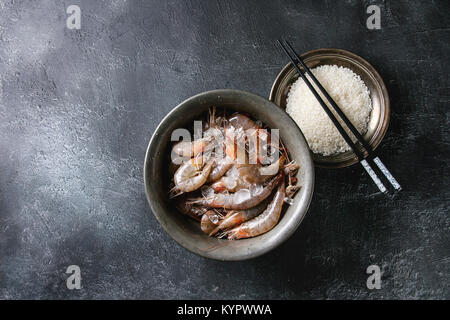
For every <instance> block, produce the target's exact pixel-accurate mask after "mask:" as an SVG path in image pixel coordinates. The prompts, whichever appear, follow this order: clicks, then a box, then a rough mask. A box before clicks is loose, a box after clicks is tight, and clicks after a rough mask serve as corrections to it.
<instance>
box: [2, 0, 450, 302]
mask: <svg viewBox="0 0 450 320" xmlns="http://www.w3.org/2000/svg"><path fill="white" fill-rule="evenodd" d="M371 3H375V4H378V5H380V7H381V19H382V21H381V26H382V29H381V30H379V31H371V30H367V28H366V23H365V22H366V19H367V17H368V14H366V13H365V9H366V7H367V6H368V5H369V4H371ZM70 4H78V5H80V7H81V11H82V21H81V30H69V29H67V28H66V17H67V15H66V13H65V10H66V7H67V6H69V5H70ZM0 8H1V10H0V74H1V79H0V80H1V82H0V83H1V86H0V89H1V90H0V93H1V94H0V134H1V136H0V149H1V152H0V298H2V299H14V298H33V299H34V298H68V299H78V298H199V299H200V298H201V299H203V298H237V299H251V298H274V299H291V298H319V299H322V298H339V299H353V298H356V299H365V298H377V299H378V298H408V299H416V298H421V299H424V298H426V299H430V298H433V299H434V298H447V299H448V298H450V290H449V283H450V258H449V252H450V248H449V243H450V238H449V227H450V225H449V210H448V205H449V200H450V193H449V153H450V148H449V143H450V141H449V132H448V128H449V112H448V110H449V109H448V103H449V99H450V92H449V88H450V83H449V74H450V73H449V71H450V69H449V64H448V60H449V40H450V15H449V13H450V12H449V2H448V1H376V2H370V1H363V2H359V1H348V0H347V1H312V0H311V1H264V2H263V1H256V0H255V1H229V0H224V1H120V0H114V1H87V0H86V1H76V2H73V3H72V2H71V1H56V0H53V1H52V0H47V1H21V2H16V1H8V0H6V1H0ZM280 36H285V37H287V38H288V39H290V40H291V41H292V42H293V43H294V45H295V46H296V48H297V49H298V51H299V52H304V51H307V50H310V49H315V48H321V47H338V48H343V49H347V50H350V51H353V52H355V53H357V54H359V55H361V56H362V57H364V58H366V59H367V60H368V61H369V62H371V63H372V64H373V65H374V66H375V68H376V69H377V70H378V71H379V72H380V74H381V75H382V77H383V78H384V79H385V82H386V84H387V86H388V88H389V93H390V95H391V102H392V122H391V126H390V128H389V131H388V134H387V136H386V138H385V140H384V141H383V143H382V145H381V147H380V148H379V154H380V155H381V157H382V159H383V160H384V161H385V163H386V165H387V166H388V167H389V168H390V169H391V171H392V172H393V173H394V175H395V176H396V177H397V178H398V179H399V181H400V182H401V183H402V184H403V186H404V191H402V192H401V194H400V195H399V196H398V198H397V199H395V200H390V199H387V198H386V197H384V196H382V195H379V194H377V190H376V187H375V186H373V184H372V183H371V182H370V180H369V179H370V178H368V176H367V175H365V174H364V173H363V172H362V169H361V168H360V167H358V166H354V167H351V168H347V169H341V170H323V169H318V170H317V184H316V189H315V195H314V199H313V202H312V205H311V209H310V212H309V213H308V215H307V217H306V219H305V220H304V222H303V224H302V225H301V227H300V228H299V230H298V231H297V232H296V233H295V235H294V236H293V237H292V238H291V239H289V240H288V241H287V242H286V243H284V244H283V245H282V246H281V247H279V248H278V249H276V250H274V251H273V252H271V253H269V254H267V255H265V256H263V257H260V258H257V259H254V260H251V261H245V262H238V263H223V262H216V261H211V260H206V259H203V258H200V257H198V256H195V255H193V254H191V253H189V252H187V251H186V250H184V249H183V248H181V247H180V246H178V245H177V244H176V243H175V242H174V241H172V240H171V239H170V238H169V237H168V235H167V234H166V233H165V232H164V231H163V230H162V229H161V227H160V226H159V225H158V223H157V221H156V220H155V218H154V217H153V215H152V213H151V211H150V209H149V206H148V204H147V202H146V198H145V195H144V186H143V178H142V164H143V160H144V153H145V150H146V147H147V143H148V141H149V139H150V137H151V135H152V132H153V130H154V129H155V127H156V126H157V124H158V122H159V121H160V120H161V119H162V118H163V117H164V115H165V114H166V113H167V112H168V111H169V110H171V109H172V108H173V107H174V106H175V105H176V104H178V103H179V102H181V101H182V100H184V99H185V98H187V97H189V96H191V95H193V94H195V93H199V92H201V91H205V90H209V89H216V88H238V89H243V90H248V91H251V92H254V93H257V94H260V95H262V96H266V97H267V96H268V94H269V91H270V88H271V85H272V82H273V80H274V78H275V76H276V75H277V73H278V72H279V70H280V69H281V67H282V66H283V65H284V64H285V63H286V62H287V60H286V58H285V56H283V55H282V54H280V51H279V49H278V48H277V47H276V45H275V40H276V39H277V38H278V37H280ZM72 264H76V265H79V266H80V267H81V271H82V277H83V279H82V289H81V290H78V291H77V290H73V291H70V290H68V289H67V288H66V277H67V275H66V274H65V271H66V268H67V266H68V265H72ZM371 264H377V265H379V266H380V267H381V269H382V271H383V276H382V289H381V290H374V291H370V290H368V289H367V288H366V279H367V275H366V273H365V271H366V268H367V267H368V266H369V265H371Z"/></svg>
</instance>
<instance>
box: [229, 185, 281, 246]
mask: <svg viewBox="0 0 450 320" xmlns="http://www.w3.org/2000/svg"><path fill="white" fill-rule="evenodd" d="M284 188H285V186H284V180H283V181H282V182H281V183H280V185H279V186H278V190H277V192H276V193H275V196H274V197H273V199H272V202H271V203H270V204H269V205H268V206H267V209H266V210H265V211H264V212H263V213H261V214H260V215H259V216H257V217H256V218H253V219H251V220H249V221H247V222H244V223H242V224H241V225H239V226H238V227H236V228H233V229H231V230H229V231H226V232H225V233H224V234H223V235H222V236H226V237H227V238H228V239H230V240H234V239H243V238H250V237H256V236H259V235H260V234H263V233H266V232H267V231H269V230H271V229H272V228H273V227H275V225H276V224H277V223H278V220H279V219H280V215H281V209H282V207H283V203H284V197H285V190H284Z"/></svg>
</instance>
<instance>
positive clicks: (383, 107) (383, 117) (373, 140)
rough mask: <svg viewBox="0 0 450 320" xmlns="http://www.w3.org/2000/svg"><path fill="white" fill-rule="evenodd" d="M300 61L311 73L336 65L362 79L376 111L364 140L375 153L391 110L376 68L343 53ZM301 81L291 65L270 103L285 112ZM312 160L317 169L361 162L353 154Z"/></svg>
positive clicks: (313, 54)
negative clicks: (320, 67) (294, 90)
mask: <svg viewBox="0 0 450 320" xmlns="http://www.w3.org/2000/svg"><path fill="white" fill-rule="evenodd" d="M301 58H302V59H303V61H304V62H305V64H306V65H307V66H308V67H309V68H310V69H312V68H315V67H317V66H320V65H325V64H335V65H338V66H343V67H347V68H349V69H351V70H352V71H353V72H355V73H356V74H357V75H359V76H360V77H361V79H362V80H363V81H364V83H365V84H366V86H367V88H368V89H369V92H370V98H371V99H372V107H373V109H372V114H371V117H370V121H369V125H368V130H367V132H366V134H365V135H364V139H365V140H366V141H368V142H369V145H370V146H371V147H372V148H373V149H375V148H376V147H377V146H378V145H379V144H380V142H381V140H382V139H383V137H384V135H385V134H386V131H387V128H388V126H389V118H390V106H389V95H388V92H387V89H386V86H385V84H384V82H383V79H382V78H381V76H380V75H379V74H378V72H377V71H376V70H375V69H374V67H372V65H370V63H368V62H367V61H366V60H364V59H363V58H361V57H360V56H358V55H356V54H354V53H351V52H349V51H346V50H341V49H318V50H312V51H309V52H306V53H304V54H302V55H301ZM298 78H299V75H298V73H297V71H296V69H295V67H294V65H292V63H289V64H287V65H286V66H285V67H284V68H283V69H282V70H281V72H280V73H279V74H278V76H277V78H276V79H275V82H274V84H273V86H272V90H271V91H270V97H269V100H270V101H272V102H274V103H275V104H276V105H278V106H280V107H281V108H282V109H285V108H286V98H287V95H288V93H289V90H290V89H291V85H292V84H293V83H294V82H295V81H296V80H297V79H298ZM313 159H314V163H315V164H316V165H317V166H319V167H327V168H342V167H347V166H350V165H352V164H354V163H357V162H358V159H357V158H356V155H355V154H354V153H353V151H347V152H343V153H338V154H334V155H330V156H322V155H320V154H313Z"/></svg>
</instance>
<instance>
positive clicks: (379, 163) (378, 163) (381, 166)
mask: <svg viewBox="0 0 450 320" xmlns="http://www.w3.org/2000/svg"><path fill="white" fill-rule="evenodd" d="M277 41H278V44H279V45H280V46H281V48H282V49H283V51H284V52H285V53H286V55H287V56H288V57H289V59H290V60H291V62H292V64H293V65H294V66H295V68H296V69H297V71H298V73H299V75H300V76H301V77H302V79H303V81H304V82H305V84H306V85H307V86H308V88H309V89H310V90H311V92H312V93H313V95H314V96H315V98H316V99H317V101H318V102H319V103H320V105H321V106H322V108H323V110H324V111H325V113H326V114H327V115H328V117H329V118H330V119H331V121H332V122H333V124H334V125H335V126H336V129H337V130H338V131H339V133H340V134H341V136H342V137H343V138H344V140H345V141H346V142H347V144H348V145H349V146H350V148H351V149H352V151H353V152H354V153H355V154H356V156H357V158H358V161H359V162H360V163H361V165H362V166H363V167H364V169H365V170H366V171H367V173H368V174H369V176H370V177H371V178H372V180H373V181H374V182H375V184H376V185H377V187H378V188H379V190H380V191H381V192H383V193H386V192H387V189H386V187H385V186H384V184H383V182H382V181H381V180H380V178H379V177H378V176H377V174H376V173H375V171H374V170H373V169H372V167H371V166H370V164H369V162H368V161H367V160H370V157H371V156H372V155H373V150H372V148H371V147H370V146H369V145H368V143H367V142H366V141H365V140H364V138H363V137H362V136H361V134H360V133H359V132H358V130H357V129H356V128H355V127H354V126H353V124H352V123H351V121H350V120H349V119H348V118H347V117H346V116H345V114H344V113H343V112H342V110H341V109H340V108H339V106H338V105H337V104H336V102H335V101H334V100H333V99H332V98H331V97H330V95H329V94H328V92H327V91H326V90H325V88H324V87H323V86H322V85H321V84H320V82H319V81H318V80H317V79H316V77H315V76H314V75H313V74H312V72H311V71H310V70H309V68H308V67H307V66H306V65H305V63H304V62H303V61H302V59H301V58H300V57H299V55H298V54H297V53H296V52H295V50H294V49H293V48H292V46H291V45H290V44H289V43H288V42H287V41H285V43H286V46H287V47H288V48H289V49H290V50H291V51H292V53H293V57H292V56H291V54H290V52H289V51H288V50H287V48H286V47H285V45H284V44H283V43H282V42H281V41H280V40H277ZM298 64H300V65H301V66H302V67H303V69H304V70H305V71H306V73H307V74H308V75H309V76H310V77H311V79H312V80H313V81H314V83H315V84H316V86H317V87H318V88H319V90H320V91H321V92H322V94H323V95H324V96H325V98H326V99H327V100H328V102H329V103H330V104H331V106H332V107H333V109H334V110H335V111H336V113H337V114H338V115H339V117H340V118H341V119H342V120H343V122H344V123H345V124H346V125H347V126H348V128H349V129H350V131H351V132H352V133H353V134H354V136H355V137H356V139H357V140H358V141H359V143H360V144H361V145H362V147H363V149H365V151H366V153H367V160H366V159H365V158H364V154H363V153H362V152H361V151H360V150H359V149H358V147H357V146H356V145H355V144H354V143H353V141H352V139H351V138H350V137H349V135H348V134H347V132H346V131H345V129H344V128H343V127H342V125H341V124H340V123H339V121H338V120H337V119H336V117H335V116H334V114H333V113H332V112H331V110H330V109H329V108H328V106H327V105H326V103H325V102H324V101H323V100H322V98H321V97H320V95H319V94H318V93H317V91H316V90H315V89H314V87H313V86H312V84H311V83H310V82H309V80H308V78H307V77H306V75H305V74H304V73H303V72H302V71H301V69H300V68H299V66H298ZM373 162H374V163H375V165H376V166H377V167H378V168H379V170H380V171H381V173H383V175H384V176H385V177H386V179H387V180H388V181H389V183H390V184H391V185H392V186H393V188H394V189H395V190H396V191H399V190H401V187H400V184H399V183H398V182H397V180H396V179H395V178H394V177H393V176H392V174H391V173H390V172H389V170H388V169H387V168H386V167H385V166H384V164H383V162H382V161H381V159H380V158H379V157H377V156H375V157H374V159H373Z"/></svg>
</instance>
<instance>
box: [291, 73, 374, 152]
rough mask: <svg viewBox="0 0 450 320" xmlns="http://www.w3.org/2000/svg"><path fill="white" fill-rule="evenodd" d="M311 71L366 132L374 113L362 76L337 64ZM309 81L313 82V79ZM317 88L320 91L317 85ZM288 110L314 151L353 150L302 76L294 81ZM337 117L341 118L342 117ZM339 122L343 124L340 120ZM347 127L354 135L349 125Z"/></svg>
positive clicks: (343, 109)
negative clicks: (371, 115)
mask: <svg viewBox="0 0 450 320" xmlns="http://www.w3.org/2000/svg"><path fill="white" fill-rule="evenodd" d="M311 71H312V73H313V74H314V76H315V77H316V78H317V80H319V82H320V83H321V84H322V86H323V87H324V88H325V90H327V92H328V94H329V95H330V96H331V97H332V98H333V99H334V101H335V102H336V103H337V104H338V106H339V107H340V108H341V110H342V111H343V112H344V114H345V115H346V116H347V118H348V119H349V120H350V121H351V122H352V124H353V125H354V126H355V127H356V128H357V129H358V131H359V132H360V133H361V134H365V133H366V132H367V125H368V123H369V119H370V114H371V112H372V101H371V99H370V95H369V90H368V89H367V87H366V85H365V84H364V82H363V81H362V80H361V78H360V77H359V76H358V75H357V74H355V73H354V72H353V71H352V70H350V69H348V68H345V67H338V66H336V65H323V66H319V67H317V68H314V69H312V70H311ZM308 78H309V76H308ZM309 80H310V82H311V83H312V80H311V79H310V78H309ZM314 87H315V89H316V91H317V92H320V91H319V89H318V88H317V87H316V86H315V85H314ZM320 95H321V97H322V99H323V100H324V101H326V99H325V98H324V97H323V95H322V94H320ZM327 104H328V103H327ZM286 111H287V113H288V114H289V115H290V116H291V117H292V118H293V119H294V121H295V122H296V123H297V124H298V126H299V127H300V129H301V130H302V132H303V134H304V135H305V138H306V140H307V142H308V144H309V147H310V149H311V150H312V151H313V152H314V153H320V154H322V155H324V156H327V155H331V154H335V153H340V152H345V151H348V150H350V147H349V145H348V144H347V143H346V142H345V140H344V138H342V136H341V135H340V134H339V131H338V130H337V129H336V127H335V126H334V125H333V123H332V122H331V120H330V119H329V118H328V116H327V114H326V113H325V111H323V109H322V107H321V106H320V104H319V102H318V101H317V100H316V98H315V97H314V95H313V94H312V93H311V91H310V90H309V88H308V87H307V86H306V84H305V82H304V81H303V79H302V78H299V79H298V80H297V81H296V82H294V83H293V84H292V87H291V90H290V91H289V93H288V97H287V106H286ZM333 113H334V110H333ZM335 115H336V114H335ZM336 117H337V118H338V119H339V116H337V115H336ZM339 120H340V119H339ZM340 122H341V123H342V121H341V120H340ZM344 127H345V125H344ZM346 130H347V132H348V133H349V135H350V136H352V135H351V134H350V132H349V130H348V129H347V128H346ZM352 138H353V137H352Z"/></svg>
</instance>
